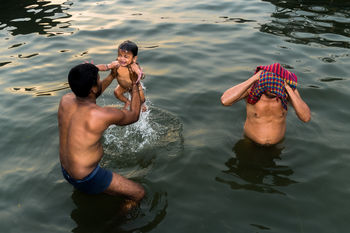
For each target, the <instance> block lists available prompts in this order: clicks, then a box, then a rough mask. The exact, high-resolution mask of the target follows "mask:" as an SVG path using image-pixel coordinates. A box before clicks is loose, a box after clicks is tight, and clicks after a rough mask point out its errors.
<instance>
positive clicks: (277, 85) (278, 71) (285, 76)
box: [247, 63, 298, 110]
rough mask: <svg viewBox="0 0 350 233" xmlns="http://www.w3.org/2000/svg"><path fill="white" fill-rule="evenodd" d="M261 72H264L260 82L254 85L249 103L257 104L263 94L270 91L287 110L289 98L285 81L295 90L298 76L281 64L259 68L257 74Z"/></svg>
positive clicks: (248, 99) (249, 96)
mask: <svg viewBox="0 0 350 233" xmlns="http://www.w3.org/2000/svg"><path fill="white" fill-rule="evenodd" d="M259 70H263V72H261V74H260V77H259V79H258V81H256V82H255V83H254V84H253V87H252V88H251V90H250V92H249V95H248V98H247V102H248V103H250V104H255V103H256V102H258V101H259V100H260V97H261V95H262V94H263V93H265V92H266V91H269V92H270V93H273V94H275V95H276V96H277V98H279V99H280V100H281V102H282V106H283V108H285V109H286V110H287V109H288V107H287V104H288V96H287V91H286V89H285V87H284V81H286V83H287V84H289V86H290V87H291V88H292V89H293V90H294V89H296V88H297V80H298V78H297V76H296V75H295V74H294V73H292V72H290V71H288V70H286V69H284V68H283V67H282V66H281V65H280V64H279V63H275V64H272V65H268V66H258V67H257V68H256V71H255V73H257V72H258V71H259Z"/></svg>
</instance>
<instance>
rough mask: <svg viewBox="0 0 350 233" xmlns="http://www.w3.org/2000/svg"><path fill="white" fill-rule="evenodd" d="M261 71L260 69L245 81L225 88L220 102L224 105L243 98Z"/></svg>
mask: <svg viewBox="0 0 350 233" xmlns="http://www.w3.org/2000/svg"><path fill="white" fill-rule="evenodd" d="M261 72H262V71H259V72H258V73H256V74H254V75H253V76H252V77H250V78H249V79H247V80H246V81H244V82H242V83H240V84H238V85H236V86H233V87H231V88H230V89H228V90H226V91H225V92H224V94H223V95H222V96H221V103H222V104H223V105H225V106H230V105H232V104H234V103H235V102H237V101H239V100H241V99H243V98H245V97H246V96H247V95H248V89H249V88H250V87H251V86H252V85H253V83H254V82H256V81H257V80H258V79H259V77H260V73H261Z"/></svg>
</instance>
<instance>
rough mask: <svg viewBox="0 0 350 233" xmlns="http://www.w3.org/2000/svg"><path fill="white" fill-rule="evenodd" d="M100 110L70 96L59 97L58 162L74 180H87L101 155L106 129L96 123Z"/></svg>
mask: <svg viewBox="0 0 350 233" xmlns="http://www.w3.org/2000/svg"><path fill="white" fill-rule="evenodd" d="M98 108H100V107H99V106H97V105H96V104H94V103H91V102H89V101H86V100H82V99H79V98H77V97H76V96H75V95H74V94H73V93H69V94H67V95H65V96H63V97H62V100H61V103H60V107H59V111H58V120H59V129H60V160H61V164H62V166H63V167H64V168H65V169H66V170H67V172H68V173H69V174H70V175H71V176H72V177H73V178H75V179H82V178H84V177H85V176H87V175H88V174H89V173H90V172H91V171H92V170H93V169H94V168H95V167H96V166H97V164H98V162H99V161H100V160H101V158H102V155H103V149H102V145H101V143H100V138H101V136H102V133H103V131H104V130H105V129H106V128H105V127H104V125H103V123H102V122H99V120H101V119H99V118H98V112H99V111H101V109H98Z"/></svg>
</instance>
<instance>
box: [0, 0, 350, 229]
mask: <svg viewBox="0 0 350 233" xmlns="http://www.w3.org/2000/svg"><path fill="white" fill-rule="evenodd" d="M0 13H1V14H0V43H1V44H0V45H1V46H0V48H1V53H0V90H1V92H0V98H1V100H2V101H1V102H0V108H1V114H0V119H1V120H0V129H1V134H2V137H1V139H0V151H1V156H0V160H1V162H0V197H1V199H0V200H1V201H0V231H1V232H36V233H37V232H83V233H86V232H162V233H164V232H191V233H193V232H201V233H203V232H238V233H239V232H252V233H255V232H278V233H289V232H290V233H295V232H317V233H322V232H325V233H329V232H341V233H343V232H348V231H349V227H350V224H349V221H348V218H349V216H350V212H349V209H350V204H349V202H348V199H349V195H350V185H349V178H348V177H349V170H350V169H349V168H350V159H349V151H350V147H349V139H350V137H349V132H350V126H349V119H350V110H349V103H348V100H349V98H350V94H349V93H350V92H349V90H350V83H349V75H348V68H349V67H350V64H349V63H350V62H349V54H350V52H349V48H350V30H349V28H350V17H349V14H350V3H349V2H348V1H338V0H333V1H331V0H328V1H326V0H321V1H320V0H319V1H312V0H309V1H292V0H284V1H278V0H265V1H258V0H249V1H248V0H244V1H243V0H237V1H226V0H223V1H213V0H201V1H195V2H193V1H192V2H191V1H179V0H178V1H158V0H155V1H146V0H140V1H98V2H96V1H91V0H86V1H64V0H52V1H49V0H48V1H41V0H26V1H24V0H15V1H2V3H1V8H0ZM126 39H130V40H133V41H135V42H136V43H137V44H138V45H139V47H140V53H139V59H138V61H139V62H140V64H141V66H142V67H143V68H144V71H145V72H146V75H147V77H146V79H145V80H144V84H145V86H146V87H147V93H146V97H147V99H148V101H149V110H148V111H147V112H146V113H145V114H144V115H143V116H142V117H141V121H140V122H139V123H137V124H136V125H133V126H128V127H125V128H121V127H111V128H109V129H108V130H107V132H106V133H105V134H104V137H103V139H102V141H103V145H104V147H105V154H106V156H105V157H104V159H103V160H102V162H101V163H102V165H103V166H104V167H107V168H109V169H111V170H114V171H116V172H119V173H121V174H123V175H125V176H127V177H129V178H131V179H133V180H135V181H137V182H140V183H141V184H142V185H143V186H144V187H145V189H146V191H147V196H146V198H145V199H144V200H143V201H142V203H141V206H140V209H139V210H137V211H135V212H133V213H130V214H129V215H128V216H124V217H122V216H120V214H119V213H118V207H119V206H120V203H121V201H122V199H121V198H119V197H109V196H106V195H97V196H93V197H91V196H87V195H84V194H81V193H79V192H77V191H74V190H73V189H72V187H71V186H70V185H69V184H67V182H66V181H65V180H64V179H63V178H62V175H61V173H60V164H59V160H58V129H57V115H56V113H57V107H58V103H59V100H60V98H61V97H62V96H63V95H64V94H66V93H68V92H69V89H68V85H67V78H66V77H67V73H68V71H69V69H70V68H71V67H72V66H74V65H76V64H79V63H82V62H84V61H85V60H89V61H90V60H93V61H94V62H95V63H106V62H109V61H111V60H113V59H115V57H116V47H117V45H118V44H119V43H121V42H122V41H124V40H126ZM273 62H279V63H281V64H283V65H284V66H285V67H287V68H288V69H290V70H291V71H293V72H295V73H296V74H297V76H298V80H299V81H300V82H299V83H298V89H299V92H300V93H301V95H302V97H303V99H304V100H305V102H306V103H308V105H309V106H310V109H311V111H312V119H311V122H309V123H307V124H304V123H302V122H300V121H299V120H298V119H297V117H296V116H295V114H294V111H293V110H292V108H290V111H289V114H288V117H287V132H286V136H285V139H284V141H283V142H282V143H281V144H279V145H277V146H275V147H272V148H260V147H256V146H254V145H251V144H250V143H249V142H248V141H247V140H245V139H244V137H243V136H242V134H243V123H244V119H245V113H244V103H243V102H241V103H237V104H235V105H234V106H232V107H223V106H221V104H220V96H221V94H222V93H223V92H224V91H225V90H226V89H227V88H229V87H231V86H232V85H235V84H237V83H239V82H242V81H244V80H246V79H247V78H248V77H250V76H251V75H252V74H253V72H254V69H255V67H256V66H257V65H265V64H271V63H273ZM105 75H107V73H102V74H101V77H104V76H105ZM115 85H116V83H115V82H114V83H112V85H111V86H110V87H109V88H108V89H107V91H106V92H105V93H104V94H103V95H102V97H101V98H100V99H99V100H98V104H100V105H117V106H120V102H117V100H116V99H115V97H114V96H113V88H114V87H115Z"/></svg>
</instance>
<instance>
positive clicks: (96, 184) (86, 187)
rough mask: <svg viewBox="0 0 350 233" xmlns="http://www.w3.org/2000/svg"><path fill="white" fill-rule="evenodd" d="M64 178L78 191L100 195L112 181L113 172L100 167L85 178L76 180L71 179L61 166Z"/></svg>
mask: <svg viewBox="0 0 350 233" xmlns="http://www.w3.org/2000/svg"><path fill="white" fill-rule="evenodd" d="M61 168H62V174H63V177H64V178H65V179H66V180H67V181H68V182H69V183H70V184H72V185H73V186H74V187H75V188H76V189H78V190H80V191H82V192H84V193H87V194H98V193H102V192H103V191H105V190H106V189H107V188H108V186H109V185H110V183H111V181H112V177H113V174H112V172H111V171H108V170H105V169H103V168H101V167H100V166H99V165H97V167H96V168H95V169H94V170H93V171H92V172H91V173H90V174H89V175H87V176H86V177H85V178H83V179H81V180H76V179H74V178H73V177H71V176H70V175H69V174H68V172H67V171H66V170H64V168H63V167H62V166H61Z"/></svg>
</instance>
